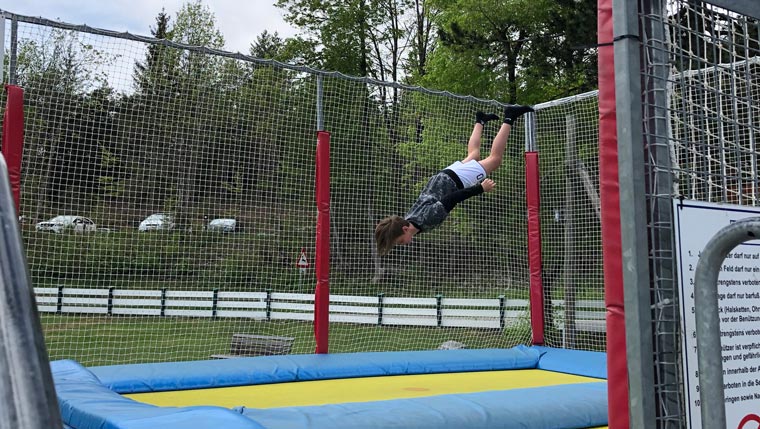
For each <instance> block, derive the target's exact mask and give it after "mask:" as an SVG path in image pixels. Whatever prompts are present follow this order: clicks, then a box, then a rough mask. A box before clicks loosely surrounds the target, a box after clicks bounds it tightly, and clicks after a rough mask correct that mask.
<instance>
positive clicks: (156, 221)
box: [137, 213, 174, 231]
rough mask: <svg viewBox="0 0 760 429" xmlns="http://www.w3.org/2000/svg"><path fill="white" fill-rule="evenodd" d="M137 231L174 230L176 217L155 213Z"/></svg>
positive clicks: (141, 223)
mask: <svg viewBox="0 0 760 429" xmlns="http://www.w3.org/2000/svg"><path fill="white" fill-rule="evenodd" d="M137 229H138V230H139V231H156V230H170V229H174V216H172V215H171V214H168V213H154V214H152V215H150V216H148V217H146V218H145V219H144V220H143V221H142V222H140V226H139V227H138V228H137Z"/></svg>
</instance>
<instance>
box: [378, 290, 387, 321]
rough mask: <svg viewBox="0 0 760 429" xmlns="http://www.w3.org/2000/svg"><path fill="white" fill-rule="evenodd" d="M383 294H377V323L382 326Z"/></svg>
mask: <svg viewBox="0 0 760 429" xmlns="http://www.w3.org/2000/svg"><path fill="white" fill-rule="evenodd" d="M384 297H385V294H384V293H382V292H380V293H379V294H377V325H378V326H383V298H384Z"/></svg>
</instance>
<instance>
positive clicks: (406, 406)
mask: <svg viewBox="0 0 760 429" xmlns="http://www.w3.org/2000/svg"><path fill="white" fill-rule="evenodd" d="M51 368H52V370H53V377H54V380H55V385H56V391H57V394H58V399H59V404H60V407H61V412H62V416H63V420H64V422H65V423H66V425H67V427H68V428H74V429H89V428H135V429H137V428H157V427H161V428H166V429H179V428H183V429H192V428H197V429H206V428H214V429H220V428H222V427H224V428H230V429H238V428H240V429H242V428H251V429H254V428H268V429H277V428H330V429H344V428H346V429H347V428H368V429H372V428H431V429H432V428H439V429H440V428H443V429H447V428H452V429H453V428H589V427H604V426H605V425H606V424H607V382H606V380H605V377H606V356H605V354H604V353H599V352H588V351H574V350H564V349H554V348H546V347H535V346H534V347H525V346H518V347H515V348H512V349H483V350H434V351H413V352H374V353H344V354H324V355H288V356H263V357H251V358H235V359H225V360H209V361H193V362H169V363H155V364H135V365H113V366H102V367H92V368H85V367H83V366H81V365H79V364H78V363H76V362H74V361H70V360H62V361H54V362H52V363H51Z"/></svg>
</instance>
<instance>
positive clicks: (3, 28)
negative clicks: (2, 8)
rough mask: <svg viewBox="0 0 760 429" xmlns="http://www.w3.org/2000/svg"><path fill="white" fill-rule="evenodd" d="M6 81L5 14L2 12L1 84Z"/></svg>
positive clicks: (0, 40) (0, 33)
mask: <svg viewBox="0 0 760 429" xmlns="http://www.w3.org/2000/svg"><path fill="white" fill-rule="evenodd" d="M3 82H5V15H3V14H2V13H0V84H2V83H3Z"/></svg>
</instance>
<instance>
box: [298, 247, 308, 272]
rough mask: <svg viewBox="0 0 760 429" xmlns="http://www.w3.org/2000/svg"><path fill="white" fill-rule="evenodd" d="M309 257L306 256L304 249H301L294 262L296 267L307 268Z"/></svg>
mask: <svg viewBox="0 0 760 429" xmlns="http://www.w3.org/2000/svg"><path fill="white" fill-rule="evenodd" d="M309 266H310V265H309V259H308V258H307V257H306V249H301V256H299V257H298V262H296V267H298V268H300V269H302V270H305V269H307V268H309Z"/></svg>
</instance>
